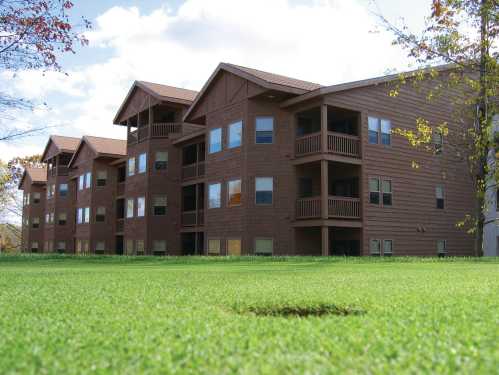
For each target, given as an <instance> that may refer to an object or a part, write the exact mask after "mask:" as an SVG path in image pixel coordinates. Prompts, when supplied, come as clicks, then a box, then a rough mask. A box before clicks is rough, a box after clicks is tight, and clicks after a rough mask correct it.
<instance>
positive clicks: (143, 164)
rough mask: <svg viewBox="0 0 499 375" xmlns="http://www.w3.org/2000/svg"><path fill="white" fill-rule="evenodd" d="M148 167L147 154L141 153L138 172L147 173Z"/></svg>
mask: <svg viewBox="0 0 499 375" xmlns="http://www.w3.org/2000/svg"><path fill="white" fill-rule="evenodd" d="M146 169H147V154H146V153H145V152H144V153H142V154H140V155H139V165H138V173H145V171H146Z"/></svg>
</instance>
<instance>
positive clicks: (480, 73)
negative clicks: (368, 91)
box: [378, 0, 499, 255]
mask: <svg viewBox="0 0 499 375" xmlns="http://www.w3.org/2000/svg"><path fill="white" fill-rule="evenodd" d="M378 16H379V18H380V20H381V23H382V25H383V26H384V27H385V28H386V29H387V30H388V31H390V32H391V33H393V34H394V36H395V40H394V42H393V43H394V44H395V45H399V46H401V47H402V48H404V49H406V50H407V51H408V56H409V57H410V58H412V59H414V60H415V61H416V63H417V64H418V65H419V66H420V68H419V69H417V70H416V71H414V72H412V73H410V74H401V75H400V79H399V80H398V82H397V84H396V85H395V86H394V87H393V88H392V90H390V95H391V96H397V95H398V89H399V88H400V86H401V85H404V84H408V83H409V82H410V83H412V84H413V85H414V86H418V84H420V83H423V82H428V81H439V77H440V78H442V79H441V80H440V81H439V82H438V84H436V85H435V86H434V89H432V90H430V91H429V92H427V99H428V100H432V99H433V98H434V97H435V96H437V95H444V94H446V93H448V91H449V90H452V92H453V93H454V94H455V101H454V104H455V108H456V116H455V117H456V119H460V121H461V124H462V126H461V127H459V129H453V130H454V134H453V139H449V140H448V141H449V143H450V144H451V145H452V146H454V147H452V148H451V149H452V151H453V153H454V156H455V157H456V158H457V159H464V160H466V162H467V164H468V169H469V173H470V176H471V177H472V183H473V186H474V189H475V191H476V202H477V204H476V209H475V211H474V212H473V213H472V214H470V215H469V216H467V217H466V218H465V219H464V220H463V222H461V223H459V224H458V225H460V226H463V225H464V224H465V222H468V224H470V229H469V231H470V232H471V233H474V235H475V254H476V255H480V254H481V252H482V247H483V227H484V222H485V216H484V211H485V210H486V208H487V202H486V189H487V186H492V187H494V188H495V186H496V183H495V181H494V184H488V183H487V179H488V177H489V176H495V173H493V171H491V170H490V163H488V160H487V155H488V153H489V150H490V149H491V148H494V147H495V145H494V142H495V141H494V137H493V129H492V119H493V117H494V115H495V114H497V113H498V112H497V104H498V103H497V100H498V98H499V65H498V58H499V51H498V47H499V46H498V45H497V43H498V37H499V1H498V0H433V1H432V5H431V16H430V17H429V18H427V19H426V23H425V28H424V30H423V32H422V33H420V34H416V33H413V32H411V31H409V28H408V27H407V26H406V25H405V24H402V25H401V26H397V25H395V24H393V23H391V22H389V21H388V20H387V19H386V18H385V17H383V16H382V15H380V14H378ZM440 64H448V65H447V66H446V67H445V68H446V69H439V68H435V65H440ZM444 72H445V73H444ZM444 75H445V77H444ZM468 119H470V120H471V121H466V120H468ZM395 133H397V134H399V135H401V136H403V137H405V138H406V139H407V140H408V142H409V144H411V145H412V146H413V147H416V148H422V149H424V150H426V151H431V152H435V149H434V147H431V145H432V143H433V140H434V139H435V137H442V138H445V137H449V136H450V133H449V128H448V127H447V123H441V124H431V123H430V122H429V121H427V120H426V119H424V118H418V120H417V122H416V126H415V130H413V129H396V130H395ZM413 165H414V166H415V167H417V166H418V165H417V162H413ZM491 172H492V173H491ZM496 179H497V177H496Z"/></svg>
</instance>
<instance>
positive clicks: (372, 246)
mask: <svg viewBox="0 0 499 375" xmlns="http://www.w3.org/2000/svg"><path fill="white" fill-rule="evenodd" d="M369 252H370V253H371V255H373V256H380V255H381V241H380V240H371V241H369Z"/></svg>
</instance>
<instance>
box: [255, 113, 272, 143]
mask: <svg viewBox="0 0 499 375" xmlns="http://www.w3.org/2000/svg"><path fill="white" fill-rule="evenodd" d="M273 142H274V118H273V117H257V118H256V120H255V143H258V144H270V143H273Z"/></svg>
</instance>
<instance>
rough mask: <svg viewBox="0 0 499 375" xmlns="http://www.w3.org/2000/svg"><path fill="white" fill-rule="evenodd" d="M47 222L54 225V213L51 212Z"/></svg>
mask: <svg viewBox="0 0 499 375" xmlns="http://www.w3.org/2000/svg"><path fill="white" fill-rule="evenodd" d="M49 222H50V224H54V213H53V212H51V213H50V214H49Z"/></svg>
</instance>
